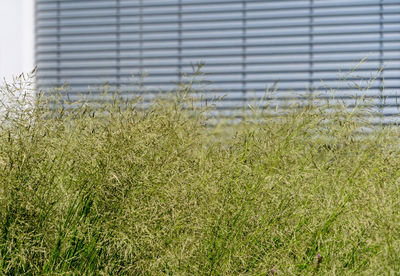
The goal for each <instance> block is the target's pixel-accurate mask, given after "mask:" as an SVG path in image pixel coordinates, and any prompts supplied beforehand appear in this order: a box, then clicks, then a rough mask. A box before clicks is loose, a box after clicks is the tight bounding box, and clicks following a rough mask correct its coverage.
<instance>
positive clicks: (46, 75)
mask: <svg viewBox="0 0 400 276" xmlns="http://www.w3.org/2000/svg"><path fill="white" fill-rule="evenodd" d="M114 69H116V67H114ZM379 69H380V68H379V67H376V66H375V67H367V68H358V69H357V72H365V71H368V72H370V71H378V70H379ZM349 70H351V69H346V71H349ZM385 70H386V71H387V70H388V69H385ZM389 70H400V67H392V68H390V69H389ZM346 71H342V72H340V73H342V74H343V73H346ZM311 72H317V73H328V72H332V73H339V71H338V68H318V69H310V68H305V69H281V70H277V69H272V70H264V69H259V70H229V69H223V70H219V71H217V70H213V71H212V72H207V71H205V72H204V73H205V74H206V75H207V74H212V75H213V76H216V75H231V74H246V75H248V74H289V73H311ZM191 73H192V72H189V71H186V72H183V73H182V74H189V75H190V74H191ZM176 74H177V72H174V71H172V70H171V72H158V73H157V72H156V73H149V76H152V77H155V76H176ZM37 76H38V77H39V78H41V79H46V78H57V77H60V78H63V79H64V78H95V77H99V78H102V77H132V73H93V74H85V73H78V74H73V73H63V72H61V73H57V72H53V73H52V74H49V73H47V72H45V73H43V74H41V72H40V70H39V71H38V73H37ZM244 81H246V80H244Z"/></svg>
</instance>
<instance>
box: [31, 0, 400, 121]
mask: <svg viewBox="0 0 400 276" xmlns="http://www.w3.org/2000/svg"><path fill="white" fill-rule="evenodd" d="M364 58H366V61H365V62H364V63H362V64H361V65H360V66H359V67H358V68H357V71H356V72H351V69H352V68H354V66H355V65H357V64H358V62H359V61H360V60H362V59H364ZM200 62H204V64H205V66H204V68H203V71H204V72H205V73H207V75H206V77H205V78H206V80H207V81H210V84H209V85H208V86H207V89H208V90H209V91H210V93H212V94H226V97H225V98H224V100H223V101H222V102H221V103H220V108H221V109H222V110H224V109H226V110H232V109H233V108H234V107H238V106H243V105H244V104H245V103H246V101H248V100H250V99H253V98H255V97H256V98H257V97H261V96H263V95H264V93H265V90H266V89H268V88H271V87H272V86H273V85H274V83H275V82H277V88H278V92H277V97H276V98H275V103H277V104H279V103H281V102H282V101H284V100H285V99H286V98H293V97H297V98H302V97H305V96H306V95H308V94H309V93H315V95H317V97H320V98H321V99H323V98H325V97H328V98H329V97H332V90H331V89H329V88H333V89H334V90H335V91H336V92H335V97H336V98H337V99H342V100H343V101H345V102H346V103H348V104H350V105H351V104H352V103H353V102H354V101H355V100H354V99H353V97H354V96H355V95H356V94H357V95H361V94H362V93H365V95H366V96H367V97H371V101H372V102H373V103H375V106H376V109H377V111H378V112H379V113H381V114H383V115H385V119H384V120H386V122H391V121H393V120H395V117H396V115H397V114H398V113H399V110H398V108H397V102H398V101H397V93H398V92H399V87H400V74H399V73H400V0H295V1H294V0H280V1H269V0H215V1H210V0H163V1H161V0H36V63H37V66H38V73H37V79H38V86H39V88H41V89H43V90H48V89H50V88H52V87H54V86H60V85H62V84H64V83H65V82H67V83H68V85H69V86H70V91H71V93H72V95H73V94H74V93H76V95H78V94H80V93H85V92H87V91H88V86H90V87H96V86H101V85H102V84H104V83H108V84H110V85H112V86H116V87H120V88H121V89H122V90H125V91H127V92H129V93H134V92H135V87H134V86H133V85H130V83H132V80H131V76H132V74H135V75H141V74H142V73H143V72H145V74H146V77H145V78H144V79H143V84H144V86H145V87H146V88H147V91H148V92H147V93H149V95H150V94H151V91H159V89H161V90H168V89H172V88H174V87H175V86H176V84H177V83H179V82H181V81H182V80H183V79H184V77H183V76H184V75H185V74H190V73H191V72H192V66H191V65H192V64H196V63H200ZM382 66H385V70H384V72H383V74H382V75H380V76H379V77H377V78H374V76H373V74H375V73H377V71H378V70H379V68H381V67H382ZM371 78H372V79H373V80H372V81H367V80H369V79H371ZM321 80H323V82H321ZM342 80H343V81H342ZM123 84H124V85H123ZM367 86H368V87H369V89H368V91H365V90H363V88H366V87H367ZM360 87H361V88H360ZM383 87H384V89H383ZM382 96H384V97H382Z"/></svg>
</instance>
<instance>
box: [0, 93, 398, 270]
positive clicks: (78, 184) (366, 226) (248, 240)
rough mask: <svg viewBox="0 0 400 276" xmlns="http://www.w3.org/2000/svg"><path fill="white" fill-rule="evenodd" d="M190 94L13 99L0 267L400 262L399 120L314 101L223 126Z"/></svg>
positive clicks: (302, 266) (0, 175) (380, 266)
mask: <svg viewBox="0 0 400 276" xmlns="http://www.w3.org/2000/svg"><path fill="white" fill-rule="evenodd" d="M9 89H10V88H9ZM3 92H4V91H3ZM171 97H172V98H171V99H173V97H174V96H171ZM183 103H190V94H187V93H185V92H182V91H180V92H178V96H177V97H175V100H172V101H161V100H160V101H158V102H154V103H153V104H152V106H151V107H150V108H149V109H147V110H140V109H138V108H136V107H135V106H136V103H135V102H125V103H123V102H119V101H115V102H114V103H110V104H108V105H105V106H103V107H102V109H101V110H97V109H92V108H91V107H90V106H88V105H84V104H82V105H80V107H77V108H75V109H72V110H68V109H66V110H60V109H59V110H52V109H48V108H47V107H46V106H43V105H37V106H36V107H35V105H33V107H29V106H30V105H29V104H28V105H26V106H25V108H24V109H18V108H17V107H16V105H10V106H8V107H7V108H9V112H8V113H7V112H6V113H5V115H4V116H5V118H7V119H4V120H3V121H2V123H1V129H0V180H1V182H0V270H1V273H2V274H8V275H16V274H24V273H26V274H52V275H54V274H56V275H57V274H82V275H84V274H85V275H90V274H93V275H94V274H100V275H116V274H118V275H163V274H168V275H357V274H362V275H389V274H390V275H394V274H397V273H399V271H400V178H399V177H400V170H399V168H400V158H399V156H400V155H399V153H400V147H399V146H400V142H399V141H400V140H399V133H398V131H397V130H389V129H384V128H383V129H378V130H373V131H371V132H369V133H368V134H365V135H360V134H359V133H357V130H359V128H360V126H361V123H360V119H359V118H358V117H357V116H356V115H354V114H356V113H351V112H347V111H345V110H340V109H337V110H336V112H328V110H327V108H319V107H313V106H307V107H304V108H300V109H296V111H294V112H291V113H289V114H287V115H286V116H283V117H281V118H280V119H279V120H277V119H276V118H270V117H267V116H263V115H260V114H259V113H257V112H256V111H255V114H254V116H255V117H253V119H254V118H256V119H258V120H253V121H257V123H254V122H253V123H251V122H250V120H244V122H242V123H240V124H237V125H235V126H233V127H223V126H220V125H217V126H212V125H209V124H207V118H206V116H205V112H207V111H206V110H203V109H190V110H189V111H191V112H188V110H187V109H183V106H185V104H183Z"/></svg>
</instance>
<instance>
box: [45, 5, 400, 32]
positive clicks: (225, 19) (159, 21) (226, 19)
mask: <svg viewBox="0 0 400 276" xmlns="http://www.w3.org/2000/svg"><path fill="white" fill-rule="evenodd" d="M399 12H400V9H398V8H393V9H391V10H387V11H385V13H384V14H386V15H389V14H399ZM379 14H380V13H379V12H377V11H342V12H340V13H337V12H319V13H315V14H313V15H312V16H313V17H314V18H319V17H335V18H336V17H346V16H367V15H379ZM309 17H310V14H291V15H280V14H270V15H268V17H267V18H266V17H265V15H263V16H261V15H257V16H252V17H248V18H246V20H266V19H268V20H271V19H301V18H309ZM82 18H84V17H82ZM238 19H241V17H237V16H236V17H215V18H201V19H200V18H199V19H181V20H178V19H170V20H167V19H154V20H152V21H143V22H142V23H143V24H146V25H151V24H185V23H205V22H210V23H211V22H232V21H236V20H238ZM127 24H138V21H137V20H135V21H133V22H129V21H125V22H121V23H120V25H127ZM58 26H59V27H74V26H75V27H81V26H82V24H77V23H60V24H58ZM85 26H99V27H100V26H109V25H108V24H104V25H102V24H99V23H97V22H93V23H87V24H85ZM40 27H41V28H53V27H54V23H48V24H41V25H40Z"/></svg>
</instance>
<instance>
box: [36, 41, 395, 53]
mask: <svg viewBox="0 0 400 276" xmlns="http://www.w3.org/2000/svg"><path fill="white" fill-rule="evenodd" d="M387 42H400V37H399V38H381V39H379V40H372V39H371V38H361V39H360V38H351V39H345V40H338V39H333V40H327V41H313V42H297V41H291V42H280V43H246V44H243V43H241V42H239V43H238V42H231V43H229V44H222V45H180V46H145V47H143V50H146V51H150V50H178V49H180V50H181V51H185V50H201V49H232V48H238V47H243V45H245V46H246V47H247V48H250V47H285V46H310V45H313V46H319V45H343V44H354V43H358V44H359V43H387ZM117 49H118V51H120V52H124V51H134V50H140V49H141V48H140V47H124V46H120V47H119V48H116V47H112V48H111V47H108V48H105V47H102V48H100V47H98V48H93V49H61V50H38V51H37V53H40V54H42V53H43V54H44V53H46V54H53V53H58V52H60V51H61V52H62V53H93V52H96V51H100V52H104V51H116V50H117Z"/></svg>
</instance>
